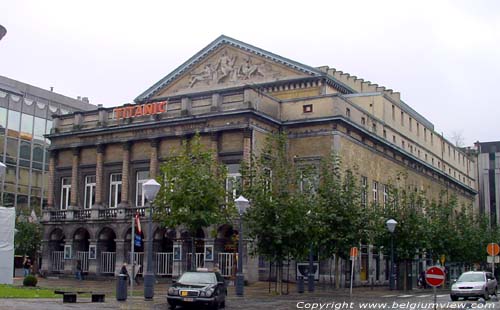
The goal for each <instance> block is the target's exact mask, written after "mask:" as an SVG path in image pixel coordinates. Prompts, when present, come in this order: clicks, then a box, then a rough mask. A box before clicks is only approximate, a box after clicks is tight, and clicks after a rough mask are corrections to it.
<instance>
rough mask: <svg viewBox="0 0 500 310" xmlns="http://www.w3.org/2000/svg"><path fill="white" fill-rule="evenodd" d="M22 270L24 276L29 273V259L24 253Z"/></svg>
mask: <svg viewBox="0 0 500 310" xmlns="http://www.w3.org/2000/svg"><path fill="white" fill-rule="evenodd" d="M23 271H24V276H25V277H26V276H28V275H30V274H31V260H30V258H29V257H28V256H26V255H24V261H23Z"/></svg>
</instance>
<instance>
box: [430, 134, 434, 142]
mask: <svg viewBox="0 0 500 310" xmlns="http://www.w3.org/2000/svg"><path fill="white" fill-rule="evenodd" d="M431 145H434V134H433V133H432V132H431Z"/></svg>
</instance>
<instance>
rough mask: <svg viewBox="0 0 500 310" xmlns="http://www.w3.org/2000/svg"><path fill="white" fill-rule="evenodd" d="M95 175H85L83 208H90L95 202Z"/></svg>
mask: <svg viewBox="0 0 500 310" xmlns="http://www.w3.org/2000/svg"><path fill="white" fill-rule="evenodd" d="M95 186H96V182H95V175H88V176H86V177H85V197H84V199H85V200H84V203H83V208H84V209H92V206H93V205H94V203H95Z"/></svg>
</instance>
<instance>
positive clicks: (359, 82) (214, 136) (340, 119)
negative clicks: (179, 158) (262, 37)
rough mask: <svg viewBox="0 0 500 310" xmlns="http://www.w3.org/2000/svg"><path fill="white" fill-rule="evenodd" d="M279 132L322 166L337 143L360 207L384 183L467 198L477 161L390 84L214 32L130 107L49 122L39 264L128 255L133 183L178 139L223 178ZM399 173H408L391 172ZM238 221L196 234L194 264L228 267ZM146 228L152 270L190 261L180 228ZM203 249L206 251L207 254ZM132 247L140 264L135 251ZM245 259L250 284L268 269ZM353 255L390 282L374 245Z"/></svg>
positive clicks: (97, 269) (171, 151)
mask: <svg viewBox="0 0 500 310" xmlns="http://www.w3.org/2000/svg"><path fill="white" fill-rule="evenodd" d="M277 131H284V132H286V133H287V134H288V139H289V141H288V148H289V149H288V154H289V155H290V156H291V157H293V158H295V160H296V161H297V163H305V164H311V163H312V164H314V163H316V164H319V161H320V160H321V158H323V157H325V156H328V155H329V154H330V152H331V151H332V150H335V151H336V152H338V154H340V155H341V156H342V158H343V160H342V163H343V164H344V165H346V167H354V166H356V167H358V171H359V173H360V174H361V180H362V182H363V185H364V186H365V188H366V189H367V191H366V192H365V193H364V195H363V196H364V199H363V203H364V204H369V203H372V202H375V203H379V204H383V203H385V201H386V199H387V195H388V186H387V185H388V184H390V183H393V182H397V184H396V185H398V186H404V187H405V188H409V189H412V190H413V189H415V190H422V191H426V192H427V194H428V195H429V197H430V198H437V197H439V196H440V195H442V194H443V192H444V193H445V194H451V193H454V194H456V195H457V197H458V200H459V201H460V203H462V204H467V205H471V204H473V202H474V197H475V195H476V179H475V169H474V166H473V162H472V161H471V160H470V159H469V158H468V157H467V156H466V154H465V153H464V152H462V151H461V150H460V149H457V148H456V147H454V146H453V144H452V143H450V142H449V141H447V140H446V139H444V138H443V137H442V136H441V135H440V134H438V133H437V132H436V131H435V130H434V125H433V124H432V123H431V122H429V121H428V120H427V119H426V118H425V117H423V116H422V115H421V114H419V113H418V112H416V111H415V110H414V109H412V108H411V107H410V106H409V105H407V104H406V103H405V102H403V101H402V100H401V99H400V95H399V93H397V92H394V91H392V90H389V89H386V88H385V87H382V86H379V85H376V84H372V83H370V82H367V81H364V80H363V79H360V78H357V77H355V76H351V75H349V74H347V73H343V72H341V71H338V70H335V69H332V68H329V67H319V68H313V67H310V66H307V65H304V64H301V63H298V62H296V61H293V60H290V59H287V58H284V57H282V56H279V55H276V54H273V53H270V52H267V51H265V50H262V49H260V48H257V47H254V46H252V45H249V44H247V43H244V42H240V41H238V40H234V39H232V38H228V37H226V36H221V37H219V38H218V39H216V40H215V41H213V42H212V43H210V44H209V45H208V46H207V47H205V48H204V49H203V50H201V51H200V52H199V53H197V54H196V55H194V56H193V57H191V58H189V60H188V61H186V62H185V63H183V64H182V65H181V66H180V67H179V68H177V69H176V70H174V71H173V72H172V73H170V74H168V75H167V76H166V77H164V78H162V79H161V80H160V81H159V82H158V83H156V84H154V85H152V86H151V87H150V88H149V89H147V90H146V91H145V92H144V93H142V94H141V95H139V96H138V97H137V98H136V100H135V103H134V104H126V105H124V106H121V107H115V108H100V109H97V110H94V111H87V112H76V113H73V114H66V115H60V116H58V117H56V118H55V119H54V130H53V131H52V133H51V134H50V135H49V136H48V137H49V139H50V140H51V146H50V155H49V156H50V158H49V161H48V163H49V176H50V177H49V184H48V195H49V196H48V201H47V203H48V208H47V209H46V210H45V212H44V217H43V223H44V248H43V267H42V268H43V269H44V270H45V271H46V272H49V273H68V274H71V273H72V272H73V268H74V264H75V259H79V260H82V262H83V268H84V270H85V271H86V272H88V273H89V274H93V275H113V274H114V273H115V272H116V270H118V268H119V267H120V266H121V264H122V262H123V261H125V260H128V257H129V253H130V251H131V220H130V219H131V217H132V216H133V215H134V214H136V213H137V212H138V213H139V214H141V215H142V216H144V215H145V214H146V211H145V206H144V199H143V196H142V194H141V184H142V183H143V182H144V181H145V180H147V179H149V178H153V177H155V176H156V175H157V174H158V169H159V165H160V164H161V162H162V161H164V160H166V159H168V158H169V157H170V156H173V155H175V154H176V152H178V151H179V148H180V147H181V142H182V141H183V140H185V139H186V138H188V137H191V136H192V135H193V134H194V133H195V132H199V133H200V134H201V139H202V142H203V143H204V144H205V145H207V146H208V147H210V148H211V149H212V150H213V152H214V154H216V156H217V160H218V161H219V162H221V163H224V164H226V165H227V167H228V171H229V179H228V182H227V184H228V187H229V186H230V184H231V183H232V180H234V179H235V178H238V177H239V170H240V165H241V163H242V162H244V161H248V160H249V159H250V157H251V155H252V154H258V153H259V152H260V150H262V147H263V145H264V144H265V140H266V136H267V135H268V134H270V133H272V132H277ZM401 174H404V175H406V178H400V179H399V180H398V176H399V175H401ZM228 189H229V188H228ZM237 227H238V226H237V225H236V223H233V224H226V225H222V226H220V227H210V228H207V229H204V230H200V231H199V232H198V233H197V234H196V239H197V244H196V249H197V253H196V264H197V265H198V266H200V265H204V266H213V264H215V263H217V264H218V265H219V268H220V269H221V271H222V273H223V274H224V275H225V276H231V275H233V274H234V262H235V260H234V255H235V249H236V248H237V246H236V244H235V243H234V242H235V239H236V238H234V234H235V231H236V230H237ZM153 231H154V234H153V236H152V237H153V242H154V243H153V244H154V246H153V251H154V253H153V254H154V258H155V259H154V269H155V271H156V273H157V275H162V276H170V275H176V274H178V273H179V272H181V271H182V270H183V269H185V268H186V265H185V262H186V260H185V259H184V258H185V257H187V255H188V253H187V249H189V242H190V238H187V237H188V236H189V234H188V232H186V231H183V230H182V228H179V227H170V228H162V227H161V226H160V225H157V224H154V229H153ZM332 233H335V232H334V231H332ZM145 237H146V238H148V236H145ZM206 249H214V252H211V251H209V253H213V255H210V258H208V257H206V256H205V254H206V253H207V250H206ZM136 250H138V251H139V253H136V255H138V258H137V260H139V262H140V263H141V262H142V255H143V252H142V249H136ZM89 253H92V255H91V256H89ZM174 254H175V255H174ZM244 261H245V268H246V269H245V272H246V277H247V279H249V280H250V281H252V280H256V279H257V278H258V276H259V268H263V267H264V264H262V262H260V263H259V259H258V258H252V257H250V256H248V255H245V256H244ZM357 264H358V266H357V267H356V270H360V272H359V273H358V274H357V275H356V278H355V279H356V282H357V283H367V282H368V280H369V279H372V280H373V281H374V282H375V283H384V282H385V281H387V276H388V272H386V270H388V268H387V265H388V264H387V263H386V260H385V259H384V257H383V255H382V254H381V252H380V251H379V250H378V249H376V248H375V247H372V246H365V247H363V248H362V250H361V255H360V259H359V261H358V262H357ZM141 265H143V264H141ZM345 270H347V269H345ZM325 273H327V271H325Z"/></svg>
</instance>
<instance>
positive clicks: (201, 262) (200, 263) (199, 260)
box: [187, 253, 205, 268]
mask: <svg viewBox="0 0 500 310" xmlns="http://www.w3.org/2000/svg"><path fill="white" fill-rule="evenodd" d="M192 256H193V254H192V253H188V254H187V262H188V264H189V263H190V262H192V259H191V257H192ZM195 257H196V263H195V268H203V267H205V253H196V256H195Z"/></svg>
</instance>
